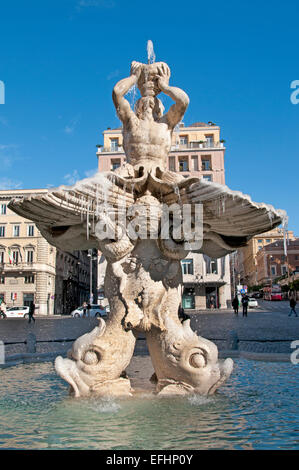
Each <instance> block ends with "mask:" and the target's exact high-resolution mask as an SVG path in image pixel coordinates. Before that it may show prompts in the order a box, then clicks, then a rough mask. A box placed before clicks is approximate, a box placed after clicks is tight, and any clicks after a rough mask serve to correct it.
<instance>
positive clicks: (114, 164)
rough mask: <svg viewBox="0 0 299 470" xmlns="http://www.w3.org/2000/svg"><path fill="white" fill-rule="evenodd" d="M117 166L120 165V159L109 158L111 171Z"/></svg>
mask: <svg viewBox="0 0 299 470" xmlns="http://www.w3.org/2000/svg"><path fill="white" fill-rule="evenodd" d="M119 167H120V159H119V158H113V159H112V160H111V169H112V171H114V170H116V169H117V168H119Z"/></svg>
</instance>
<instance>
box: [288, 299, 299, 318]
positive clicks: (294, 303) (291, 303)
mask: <svg viewBox="0 0 299 470" xmlns="http://www.w3.org/2000/svg"><path fill="white" fill-rule="evenodd" d="M296 304H297V302H296V300H295V299H294V297H292V298H291V299H290V307H291V311H290V313H289V314H288V317H290V316H292V313H294V314H295V317H298V315H297V313H296V310H295V307H296Z"/></svg>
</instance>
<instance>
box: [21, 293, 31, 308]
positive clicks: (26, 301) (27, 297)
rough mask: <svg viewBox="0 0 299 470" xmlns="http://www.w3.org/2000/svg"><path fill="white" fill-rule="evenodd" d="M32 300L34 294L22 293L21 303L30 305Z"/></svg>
mask: <svg viewBox="0 0 299 470" xmlns="http://www.w3.org/2000/svg"><path fill="white" fill-rule="evenodd" d="M33 302H34V294H23V305H26V306H28V307H30V305H31V304H33Z"/></svg>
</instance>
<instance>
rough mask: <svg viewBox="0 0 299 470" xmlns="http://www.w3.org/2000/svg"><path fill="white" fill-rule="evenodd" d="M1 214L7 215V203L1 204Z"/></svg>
mask: <svg viewBox="0 0 299 470" xmlns="http://www.w3.org/2000/svg"><path fill="white" fill-rule="evenodd" d="M0 214H1V215H6V204H1V207H0Z"/></svg>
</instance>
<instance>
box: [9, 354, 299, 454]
mask: <svg viewBox="0 0 299 470" xmlns="http://www.w3.org/2000/svg"><path fill="white" fill-rule="evenodd" d="M134 360H135V357H134ZM134 360H133V361H132V362H133V364H132V369H131V370H132V372H134V373H135V375H136V374H137V375H136V377H137V376H138V372H140V371H142V370H143V369H146V367H148V361H149V358H148V357H138V358H137V362H135V363H134ZM0 377H1V383H0V448H1V449H103V450H104V449H105V450H124V449H129V450H140V449H147V450H195V449H199V450H201V449H299V437H298V430H299V422H298V399H297V397H298V393H299V380H298V379H299V367H298V366H295V365H292V364H291V363H278V362H276V363H273V362H254V361H249V360H246V359H238V360H236V362H235V368H234V373H233V374H232V376H231V377H230V378H229V380H228V381H227V383H226V384H225V385H224V386H223V387H222V388H221V389H220V391H219V392H218V393H216V394H215V395H213V396H211V397H203V396H199V395H193V396H192V395H191V396H188V397H171V398H170V397H168V398H166V397H157V396H155V395H153V394H152V393H151V389H150V386H149V388H148V389H144V390H143V391H141V389H142V387H143V382H142V380H140V381H139V385H140V386H141V388H140V389H139V392H138V393H137V394H136V396H135V397H134V399H130V398H123V399H115V398H113V399H112V398H93V397H88V398H78V399H73V398H70V397H69V396H68V393H67V390H68V387H67V385H66V384H65V382H64V381H63V380H62V379H61V378H60V377H57V375H56V374H55V371H54V366H53V364H52V363H42V364H28V365H20V366H15V367H11V368H8V369H2V370H0ZM137 378H138V377H137ZM139 379H140V377H139ZM144 383H145V382H144ZM135 387H136V382H135Z"/></svg>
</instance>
